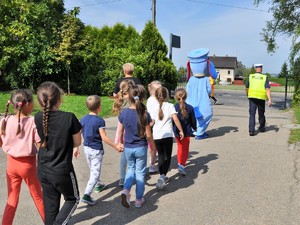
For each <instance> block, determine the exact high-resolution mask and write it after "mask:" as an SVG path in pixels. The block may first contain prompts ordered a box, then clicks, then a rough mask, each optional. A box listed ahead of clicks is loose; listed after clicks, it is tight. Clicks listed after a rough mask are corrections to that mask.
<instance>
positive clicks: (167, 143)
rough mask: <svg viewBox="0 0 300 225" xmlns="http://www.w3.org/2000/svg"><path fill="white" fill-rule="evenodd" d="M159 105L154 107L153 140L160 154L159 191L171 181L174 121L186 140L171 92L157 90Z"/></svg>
mask: <svg viewBox="0 0 300 225" xmlns="http://www.w3.org/2000/svg"><path fill="white" fill-rule="evenodd" d="M155 97H156V99H157V104H156V106H154V109H153V110H155V111H156V113H155V115H154V118H152V119H154V120H155V124H154V126H153V139H154V142H155V145H156V149H157V152H158V169H159V173H160V177H159V178H158V180H157V184H156V187H157V189H163V187H164V186H165V184H166V183H167V182H168V181H169V178H168V177H167V176H166V175H167V173H168V170H169V167H170V164H171V157H172V148H173V126H172V121H174V123H175V125H176V127H177V128H178V129H179V136H180V139H182V138H184V134H183V130H182V127H181V125H180V122H179V120H178V117H177V112H176V110H175V108H174V105H173V104H171V103H169V102H168V99H169V91H168V89H167V88H165V87H159V88H157V89H156V90H155Z"/></svg>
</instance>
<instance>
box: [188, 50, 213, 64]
mask: <svg viewBox="0 0 300 225" xmlns="http://www.w3.org/2000/svg"><path fill="white" fill-rule="evenodd" d="M208 53H209V50H208V49H207V48H198V49H194V50H192V51H190V52H189V54H188V58H189V59H190V62H191V63H199V62H203V61H206V60H207V58H208Z"/></svg>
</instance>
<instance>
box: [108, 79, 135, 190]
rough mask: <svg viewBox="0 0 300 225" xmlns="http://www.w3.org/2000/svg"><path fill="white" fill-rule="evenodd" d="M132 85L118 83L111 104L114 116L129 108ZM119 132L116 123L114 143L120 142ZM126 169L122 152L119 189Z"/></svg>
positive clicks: (130, 81) (126, 82)
mask: <svg viewBox="0 0 300 225" xmlns="http://www.w3.org/2000/svg"><path fill="white" fill-rule="evenodd" d="M133 85H134V82H133V81H132V80H130V79H126V80H123V81H122V82H121V83H120V91H119V92H118V94H117V95H116V98H115V101H114V104H113V112H114V113H115V114H117V115H119V114H120V111H121V110H122V109H124V108H128V107H129V103H128V93H129V89H130V88H131V87H132V86H133ZM119 130H120V126H119V123H118V126H117V131H116V136H115V143H119V142H120V137H119ZM126 168H127V160H126V156H125V152H124V151H123V152H122V154H121V158H120V180H119V186H120V187H123V186H124V180H125V175H126Z"/></svg>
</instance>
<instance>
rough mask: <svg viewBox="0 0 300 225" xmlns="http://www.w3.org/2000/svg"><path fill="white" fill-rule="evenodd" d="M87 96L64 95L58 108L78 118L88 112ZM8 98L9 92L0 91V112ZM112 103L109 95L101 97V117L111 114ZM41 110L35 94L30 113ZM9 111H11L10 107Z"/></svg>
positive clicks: (3, 110)
mask: <svg viewBox="0 0 300 225" xmlns="http://www.w3.org/2000/svg"><path fill="white" fill-rule="evenodd" d="M86 97H87V96H81V95H69V96H68V95H64V96H63V102H62V104H61V107H60V110H62V111H66V112H73V113H74V114H75V115H76V117H77V118H78V119H81V118H82V117H83V116H84V115H86V114H87V113H88V110H87V108H86V105H85V101H86ZM9 98H10V93H0V114H4V112H5V105H6V103H7V100H8V99H9ZM112 104H113V99H110V98H109V97H106V96H104V97H101V105H102V107H101V109H102V110H101V112H100V116H101V117H109V116H112ZM39 111H41V108H40V106H39V104H38V102H37V98H36V95H35V96H34V110H33V112H32V115H34V114H36V113H37V112H39ZM9 113H13V110H12V108H11V107H10V109H9Z"/></svg>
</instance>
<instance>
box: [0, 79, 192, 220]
mask: <svg viewBox="0 0 300 225" xmlns="http://www.w3.org/2000/svg"><path fill="white" fill-rule="evenodd" d="M148 89H149V92H150V97H149V98H148V100H147V107H146V105H144V101H145V100H146V98H147V91H146V90H145V88H144V87H143V86H142V85H139V84H138V85H135V84H134V83H133V82H132V81H130V80H124V81H122V82H121V84H120V91H119V93H118V95H117V96H116V98H115V102H114V105H113V111H114V112H115V113H117V114H118V120H119V122H118V126H117V131H116V138H115V141H112V140H111V139H110V138H109V137H108V136H107V134H106V132H105V120H103V119H102V118H100V117H99V116H98V114H99V112H100V111H101V99H100V97H99V96H97V95H92V96H89V97H88V98H87V100H86V106H87V108H88V110H89V113H88V114H87V115H86V116H84V117H83V118H82V119H81V120H80V121H79V120H78V119H77V118H76V116H75V115H74V114H73V113H71V112H63V111H60V110H59V108H60V105H61V102H62V95H63V91H62V89H61V88H60V87H59V86H58V85H57V84H56V83H54V82H44V83H42V84H41V85H40V86H39V88H38V90H37V99H38V102H39V104H40V106H41V107H42V112H38V113H37V114H35V116H34V117H31V116H30V114H31V113H32V111H33V102H34V101H33V94H32V92H31V91H30V90H27V89H20V90H16V91H14V92H13V93H12V95H11V98H10V100H8V102H7V105H6V112H5V116H4V118H2V119H1V121H0V126H1V136H0V147H2V149H3V150H4V152H5V153H6V155H7V169H6V177H7V188H8V199H7V204H6V207H5V210H4V213H3V217H2V224H5V225H6V224H12V223H13V219H14V215H15V212H16V209H17V205H18V200H19V193H20V188H21V183H22V180H24V181H25V183H26V184H27V186H28V187H29V191H30V193H31V196H32V198H33V200H34V202H35V205H36V207H37V209H38V211H39V213H40V216H41V218H42V220H43V222H44V224H47V225H48V224H49V225H50V224H51V225H52V224H67V223H68V221H69V219H70V217H71V215H72V213H73V212H74V211H75V209H76V207H77V205H78V203H79V200H80V197H79V189H78V184H77V179H76V175H75V170H74V167H73V164H72V159H73V157H75V158H77V157H78V156H79V154H80V152H79V146H80V144H81V136H83V140H84V141H83V146H84V154H85V156H86V160H87V163H88V165H89V168H90V176H89V180H88V183H87V185H86V189H85V192H84V195H83V197H82V199H81V201H82V202H85V203H87V204H89V205H94V204H95V201H94V199H93V198H92V197H91V193H92V192H93V191H95V192H100V191H102V190H103V189H104V188H105V184H104V183H103V182H101V180H100V172H101V164H102V160H103V154H104V149H103V143H102V142H103V141H104V142H105V143H107V144H108V145H110V146H112V147H113V148H114V149H116V150H117V151H118V152H122V154H121V160H120V181H119V185H120V186H122V187H123V191H122V193H121V203H122V205H123V206H124V207H126V208H129V207H130V190H131V187H132V186H133V184H134V182H135V183H136V200H135V207H137V208H139V207H141V206H142V205H143V204H144V202H145V199H144V197H143V196H144V191H145V178H146V167H147V152H148V149H149V151H150V158H151V159H150V166H149V172H150V173H153V172H157V171H159V174H160V176H159V178H158V180H157V184H156V187H157V189H163V187H164V185H165V184H166V183H167V182H168V177H167V176H166V175H167V173H168V170H169V167H170V163H171V156H172V146H173V137H174V136H175V138H176V142H177V146H178V152H177V159H178V171H179V172H180V173H181V174H182V175H186V171H185V163H186V161H187V158H188V150H189V143H190V136H193V130H195V129H196V120H195V115H194V110H193V107H192V106H190V105H188V104H186V103H185V99H186V97H187V93H186V91H185V90H184V89H178V90H177V91H176V93H175V99H176V100H177V102H178V103H177V104H176V105H175V106H174V105H173V104H171V103H169V102H168V97H169V95H168V90H167V89H166V88H165V87H163V86H162V85H161V83H160V82H159V81H153V82H151V83H150V84H149V85H148ZM9 106H12V108H13V109H14V111H15V114H14V115H9V113H8V112H9ZM156 153H158V169H157V168H156V167H155V161H156ZM36 155H38V157H36ZM36 159H37V166H36ZM61 195H63V197H64V200H65V202H64V204H63V206H62V207H60V198H61Z"/></svg>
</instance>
